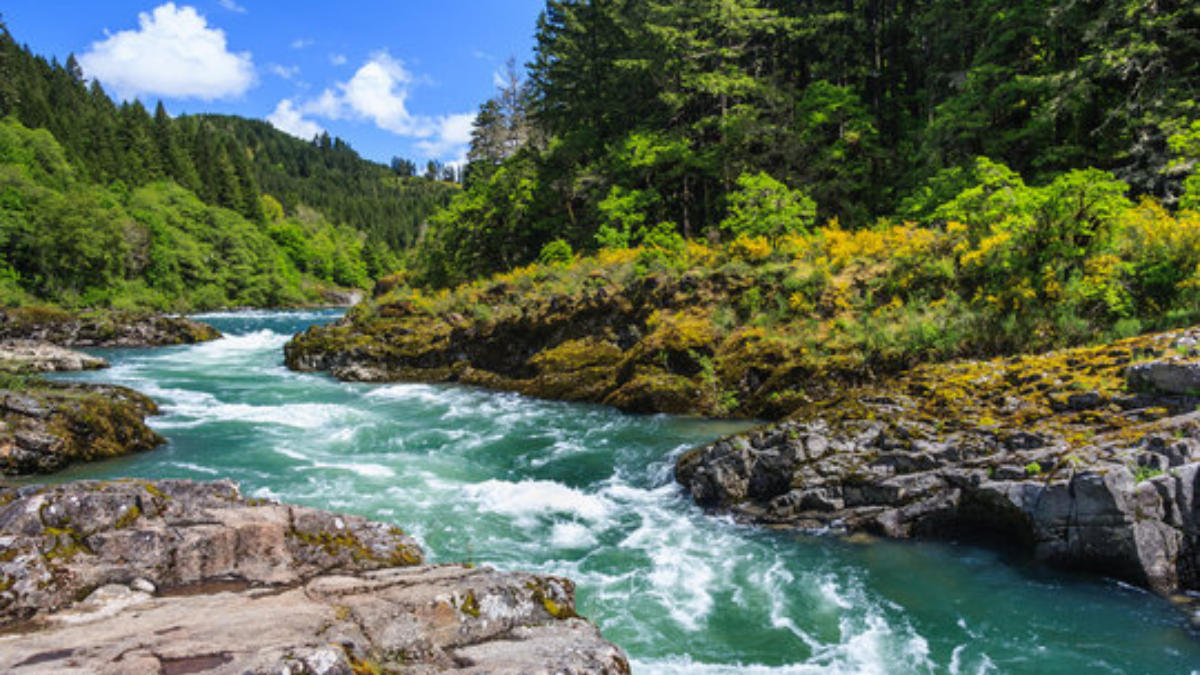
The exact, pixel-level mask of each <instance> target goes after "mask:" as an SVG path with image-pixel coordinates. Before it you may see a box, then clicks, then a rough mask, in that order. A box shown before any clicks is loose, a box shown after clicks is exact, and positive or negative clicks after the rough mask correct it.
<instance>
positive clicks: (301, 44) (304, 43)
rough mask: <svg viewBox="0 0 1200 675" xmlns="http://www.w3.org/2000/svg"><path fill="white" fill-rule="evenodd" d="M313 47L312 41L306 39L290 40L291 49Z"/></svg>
mask: <svg viewBox="0 0 1200 675" xmlns="http://www.w3.org/2000/svg"><path fill="white" fill-rule="evenodd" d="M311 46H313V41H312V40H310V39H308V38H296V39H295V40H292V49H308V48H309V47H311Z"/></svg>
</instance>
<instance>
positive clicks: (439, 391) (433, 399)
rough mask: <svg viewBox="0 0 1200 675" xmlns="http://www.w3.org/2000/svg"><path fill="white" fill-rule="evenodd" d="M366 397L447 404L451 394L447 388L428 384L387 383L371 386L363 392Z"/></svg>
mask: <svg viewBox="0 0 1200 675" xmlns="http://www.w3.org/2000/svg"><path fill="white" fill-rule="evenodd" d="M365 396H366V397H367V398H375V399H388V400H392V401H410V402H416V403H427V404H428V403H434V404H448V403H449V401H450V400H451V398H452V396H451V395H449V394H448V390H447V389H443V388H440V387H434V386H431V385H428V384H389V385H385V386H378V387H372V388H371V389H368V390H367V393H366V394H365Z"/></svg>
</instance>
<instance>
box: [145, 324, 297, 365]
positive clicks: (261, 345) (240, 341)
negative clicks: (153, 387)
mask: <svg viewBox="0 0 1200 675" xmlns="http://www.w3.org/2000/svg"><path fill="white" fill-rule="evenodd" d="M290 339H292V336H291V335H288V334H286V333H277V332H275V331H273V330H267V329H265V328H264V329H263V330H258V331H254V332H252V333H243V334H240V335H226V336H225V337H223V338H220V339H219V340H213V341H211V342H202V343H200V344H197V345H194V346H192V347H191V348H190V349H188V350H186V351H183V352H171V353H169V354H163V355H162V357H161V358H162V359H163V360H168V359H169V360H174V361H179V360H185V359H186V361H187V362H189V363H195V362H197V361H203V362H204V363H220V362H227V361H230V360H233V359H244V358H245V357H246V356H248V355H251V354H256V353H257V354H261V355H263V356H266V355H267V354H270V356H271V357H272V358H275V357H277V356H278V352H279V350H280V349H282V348H283V345H284V344H286V343H287V341H288V340H290Z"/></svg>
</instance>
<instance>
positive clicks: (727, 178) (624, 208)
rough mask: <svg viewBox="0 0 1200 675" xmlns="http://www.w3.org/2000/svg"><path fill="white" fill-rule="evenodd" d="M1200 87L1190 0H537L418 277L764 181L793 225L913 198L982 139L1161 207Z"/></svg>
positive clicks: (701, 220)
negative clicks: (511, 69) (524, 62)
mask: <svg viewBox="0 0 1200 675" xmlns="http://www.w3.org/2000/svg"><path fill="white" fill-rule="evenodd" d="M1198 88H1200V5H1197V4H1195V3H1190V2H1182V1H1180V0H1166V1H1159V2H1153V3H1147V2H1141V1H1140V0H1088V1H1083V2H1080V1H1076V0H1071V1H1069V2H1068V1H1053V2H1032V1H1027V0H1016V1H1014V0H1003V1H987V2H973V3H967V4H965V5H964V4H963V3H952V2H945V1H944V0H908V1H895V0H852V1H847V0H838V1H832V0H810V1H806V2H780V1H778V0H683V1H679V2H662V1H660V0H620V1H617V0H549V1H548V2H547V5H546V8H545V10H544V12H543V13H542V15H541V17H540V19H539V21H538V25H537V33H536V49H535V56H534V59H533V61H532V62H531V63H530V64H529V65H528V73H527V76H526V77H521V76H520V75H519V74H516V73H511V74H510V77H509V78H508V82H507V83H506V86H505V87H504V88H503V89H502V91H501V92H500V93H499V94H498V95H497V96H496V97H495V98H494V99H493V100H491V101H488V102H487V103H485V104H484V105H483V106H481V108H480V112H479V115H478V117H477V119H476V123H475V131H474V137H473V143H472V150H471V155H470V159H471V163H470V164H469V166H468V167H467V168H466V170H465V172H464V173H465V178H466V184H467V186H468V189H467V191H466V192H465V193H464V194H463V195H461V196H460V197H458V198H457V199H456V200H455V201H454V203H453V204H452V205H451V207H450V208H449V209H447V210H446V211H444V212H442V214H441V215H440V216H439V217H438V218H437V219H436V220H437V227H436V228H435V229H434V230H433V232H432V233H431V236H429V237H427V238H426V240H425V241H424V242H423V246H422V251H421V255H420V256H418V260H419V261H420V263H421V265H422V267H421V269H420V272H421V278H423V279H425V280H426V281H430V282H433V283H439V284H440V283H450V282H455V281H461V280H465V279H468V278H471V277H474V276H477V275H479V274H483V273H487V272H493V271H497V270H501V269H506V268H510V267H512V266H514V265H517V264H522V263H525V262H529V261H531V260H534V259H535V258H536V257H537V256H538V255H539V253H540V252H541V250H542V247H543V246H544V245H546V244H547V243H549V242H551V241H553V240H556V239H559V238H561V239H563V240H564V243H565V244H567V245H569V246H571V247H573V248H575V249H579V248H583V249H595V248H597V247H599V246H601V245H605V246H612V245H627V244H631V243H632V244H637V243H640V242H647V241H650V242H653V241H660V240H662V239H663V238H664V237H667V238H668V239H669V238H670V237H672V236H681V237H683V238H689V237H690V238H696V237H706V238H708V239H709V240H712V241H715V240H717V239H719V238H720V237H722V236H729V234H728V233H729V232H731V230H730V228H728V227H722V225H723V224H725V223H727V222H728V221H729V219H730V218H733V219H734V220H737V213H736V212H737V209H738V200H739V199H741V200H742V202H745V201H746V200H747V199H749V200H751V201H754V200H755V199H757V198H756V197H754V195H765V196H766V197H769V199H770V200H771V201H773V202H775V203H780V204H787V205H789V206H788V208H791V209H792V211H793V214H794V215H797V216H799V218H796V217H791V216H788V217H785V218H783V220H787V221H789V222H792V223H794V224H796V226H797V227H802V226H805V225H811V224H812V223H814V222H818V221H819V222H826V221H828V220H829V219H830V218H836V219H837V220H838V222H840V223H841V224H842V226H848V227H866V226H870V225H872V224H873V223H874V222H876V220H877V219H879V218H881V217H890V218H892V219H905V218H911V219H920V218H925V217H928V216H930V212H929V211H928V210H922V205H926V206H927V205H929V204H932V203H936V202H938V201H939V200H941V201H945V200H948V199H950V198H952V197H953V196H954V195H956V194H957V193H958V192H959V191H960V190H961V189H963V188H965V187H968V186H969V185H971V181H972V180H973V178H974V171H973V167H975V166H976V159H977V158H978V157H987V158H990V160H991V161H993V162H995V163H996V164H998V165H1002V166H1005V167H1008V168H1011V169H1012V170H1013V171H1014V172H1015V173H1016V174H1017V175H1019V176H1021V177H1022V178H1023V179H1024V180H1025V181H1027V182H1028V183H1029V184H1030V185H1034V186H1043V185H1049V184H1050V183H1051V182H1053V181H1054V180H1055V179H1056V178H1057V177H1059V176H1061V175H1063V174H1064V173H1065V172H1068V171H1070V170H1073V169H1083V168H1088V167H1091V168H1096V169H1098V170H1101V171H1105V172H1108V173H1109V174H1111V177H1112V178H1115V179H1117V180H1121V181H1123V182H1124V183H1125V184H1126V185H1127V186H1128V190H1129V193H1130V196H1133V197H1137V196H1140V195H1150V196H1153V197H1155V198H1157V199H1159V200H1161V202H1162V203H1163V204H1165V205H1167V206H1168V207H1172V206H1175V205H1177V204H1178V203H1179V200H1180V198H1181V197H1182V196H1183V194H1184V193H1183V182H1184V181H1185V179H1186V178H1187V176H1188V173H1189V171H1190V169H1191V166H1192V165H1193V163H1194V161H1195V157H1196V156H1197V154H1200V152H1197V148H1196V147H1195V145H1196V142H1195V127H1194V126H1193V125H1194V121H1195V120H1196V119H1197V116H1198V115H1200V110H1198V109H1197V102H1196V101H1197V95H1198V94H1200V92H1198V91H1197V89H1198ZM1189 130H1190V135H1189ZM1189 138H1191V139H1192V140H1191V141H1189V140H1188V139H1189ZM1189 148H1190V150H1189ZM739 195H740V196H739Z"/></svg>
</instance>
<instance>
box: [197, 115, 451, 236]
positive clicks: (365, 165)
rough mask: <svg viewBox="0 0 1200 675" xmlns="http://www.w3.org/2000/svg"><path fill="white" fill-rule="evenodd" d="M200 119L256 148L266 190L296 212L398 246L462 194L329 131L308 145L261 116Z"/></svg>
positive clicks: (257, 173)
mask: <svg viewBox="0 0 1200 675" xmlns="http://www.w3.org/2000/svg"><path fill="white" fill-rule="evenodd" d="M199 118H200V119H201V120H203V122H204V123H207V124H210V125H211V126H212V127H214V128H216V129H219V130H220V131H221V132H223V133H228V134H230V135H231V136H232V137H233V138H235V139H236V140H237V142H238V144H239V146H241V147H244V148H246V149H247V150H248V151H249V153H250V156H251V165H252V167H253V172H254V177H255V180H256V181H257V182H258V186H259V189H260V190H261V191H262V192H264V193H266V194H270V195H271V196H272V197H275V198H277V199H278V200H279V201H280V202H282V204H283V206H284V208H285V209H286V210H287V212H288V213H293V212H294V211H295V209H296V207H297V206H298V205H300V204H304V205H306V206H310V207H312V208H314V209H317V210H318V211H320V212H321V213H323V214H325V215H326V216H327V217H328V218H330V219H331V220H333V221H335V222H338V223H346V224H347V225H350V226H352V227H354V228H356V229H358V230H361V231H363V232H366V233H367V234H368V235H370V240H371V241H372V242H383V243H385V244H387V245H388V246H389V247H390V248H391V250H392V251H396V252H399V251H403V250H405V249H407V248H409V247H411V246H412V245H413V243H414V242H415V241H416V239H417V236H418V234H419V230H420V225H421V223H422V222H424V221H425V219H426V218H427V217H428V216H429V214H431V213H433V212H434V211H436V210H438V209H439V208H442V207H444V206H446V205H447V204H448V203H449V202H450V198H451V197H453V196H454V195H455V194H457V193H458V192H459V188H458V187H457V186H455V185H452V184H449V183H446V182H443V181H441V180H432V179H429V178H416V177H412V176H401V175H397V173H396V172H394V171H393V170H392V169H390V168H388V167H385V166H383V165H382V164H375V163H374V162H367V161H364V160H363V159H362V158H361V157H359V156H358V153H356V152H355V151H354V150H353V149H352V148H351V147H350V146H349V145H347V144H346V143H345V142H344V141H342V139H340V138H330V137H329V135H328V134H323V135H321V136H320V137H319V138H317V139H314V141H313V142H311V143H307V142H304V141H301V140H299V139H297V138H294V137H292V136H289V135H288V134H285V133H282V132H280V131H278V130H277V129H275V127H273V126H271V125H270V124H268V123H267V122H263V121H261V120H250V119H245V118H242V117H230V116H219V115H201V116H199ZM369 248H370V247H369Z"/></svg>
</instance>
